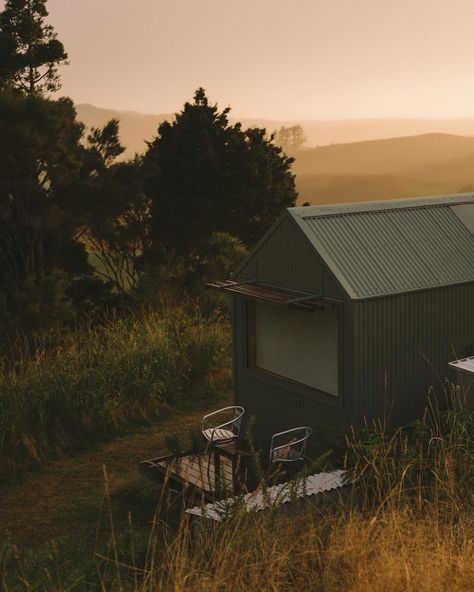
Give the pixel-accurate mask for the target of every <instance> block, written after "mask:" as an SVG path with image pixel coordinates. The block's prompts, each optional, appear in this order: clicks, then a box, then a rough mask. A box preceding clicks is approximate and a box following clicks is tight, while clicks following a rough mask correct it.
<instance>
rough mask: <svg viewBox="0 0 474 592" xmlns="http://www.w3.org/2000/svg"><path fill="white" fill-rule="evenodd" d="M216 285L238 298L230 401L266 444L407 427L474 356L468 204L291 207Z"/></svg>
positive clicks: (472, 238)
mask: <svg viewBox="0 0 474 592" xmlns="http://www.w3.org/2000/svg"><path fill="white" fill-rule="evenodd" d="M213 287H214V288H217V289H219V290H221V291H224V292H226V293H228V294H230V295H231V296H232V299H233V315H232V316H233V319H232V323H233V356H234V357H233V364H234V393H235V404H236V405H241V406H242V407H244V408H245V410H246V416H247V417H249V416H255V418H256V433H257V439H258V440H259V441H261V442H262V443H266V444H268V440H269V438H270V436H271V434H273V433H275V432H277V431H279V430H284V429H287V428H290V427H293V426H297V425H308V426H312V427H318V426H350V425H361V424H363V422H365V421H366V420H367V421H371V420H374V419H377V418H380V419H385V420H386V421H388V422H389V423H390V424H392V425H405V424H407V423H409V422H411V421H412V420H415V419H416V418H418V417H420V416H421V414H422V413H423V411H424V409H425V406H426V404H427V398H428V395H429V392H430V388H431V387H434V389H435V391H437V392H438V393H439V394H442V393H443V381H444V380H445V378H446V377H447V378H448V379H450V380H454V375H455V372H454V371H452V370H450V369H449V366H448V363H449V362H450V361H451V360H454V359H458V358H462V357H466V356H470V355H473V354H474V194H458V195H450V196H436V197H430V198H415V199H400V200H391V201H372V202H363V203H353V204H339V205H322V206H307V207H295V208H289V209H287V210H286V211H284V212H283V213H282V215H281V216H280V218H279V219H278V220H277V222H276V223H275V224H274V225H273V227H272V228H271V229H270V230H269V231H268V232H267V233H266V234H265V236H264V237H263V238H262V239H261V240H260V242H259V243H258V244H257V245H256V246H255V248H254V249H253V250H252V252H251V253H250V254H249V256H248V257H247V258H246V259H245V261H243V262H242V264H241V265H240V266H239V267H238V269H237V270H236V271H235V273H234V274H233V276H232V278H231V279H230V280H227V281H224V282H218V283H215V284H214V285H213ZM451 371H452V372H453V374H452V375H450V374H449V372H451Z"/></svg>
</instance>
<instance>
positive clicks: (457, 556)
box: [0, 389, 474, 592]
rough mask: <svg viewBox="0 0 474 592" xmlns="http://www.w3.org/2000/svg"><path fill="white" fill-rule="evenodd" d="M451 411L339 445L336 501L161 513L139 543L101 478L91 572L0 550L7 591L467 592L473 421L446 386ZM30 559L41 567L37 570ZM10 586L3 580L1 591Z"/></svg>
mask: <svg viewBox="0 0 474 592" xmlns="http://www.w3.org/2000/svg"><path fill="white" fill-rule="evenodd" d="M450 397H451V398H452V404H451V408H450V410H449V411H447V412H442V413H441V412H439V411H438V410H437V409H435V408H434V407H433V408H431V409H430V410H428V412H427V414H426V416H425V418H424V420H423V421H421V422H420V423H419V425H418V426H417V427H416V428H415V429H413V430H410V431H408V430H398V431H397V432H395V433H387V432H385V431H383V430H382V428H381V427H380V425H374V426H373V427H372V428H371V429H370V430H369V429H368V430H366V431H365V433H361V434H358V435H357V436H355V435H354V436H352V437H351V438H349V439H348V442H347V463H348V466H347V469H348V471H349V473H350V475H351V479H352V484H351V487H352V491H351V495H350V496H349V498H348V500H346V501H345V502H344V503H340V504H336V505H335V504H334V503H327V504H323V505H315V504H313V503H308V505H307V506H306V507H303V508H302V509H301V511H300V512H297V513H291V514H289V513H287V512H285V513H282V512H281V511H279V510H278V509H277V508H273V509H269V510H267V511H265V512H261V513H258V514H254V515H252V514H247V513H245V512H242V511H237V512H236V513H235V514H234V515H232V516H230V517H229V519H227V520H225V521H223V522H221V523H214V522H208V521H206V520H204V519H199V518H198V519H197V522H196V521H194V522H193V523H191V522H190V521H189V519H188V518H187V515H184V516H182V518H181V520H180V522H179V524H178V525H177V526H176V527H173V524H171V523H169V522H166V521H164V520H163V504H164V503H165V500H166V499H167V497H166V492H163V496H162V498H161V500H160V502H159V504H158V508H157V512H156V514H155V516H154V518H153V520H152V522H151V531H150V532H149V534H148V537H147V539H146V540H140V538H139V537H137V536H136V532H135V531H134V528H133V520H132V518H131V517H130V519H129V527H128V528H127V529H125V531H122V532H119V531H118V530H117V527H116V525H114V517H113V512H112V510H111V505H110V493H109V490H108V481H107V478H106V479H105V497H104V510H103V517H104V519H103V520H102V528H103V530H101V532H100V534H101V541H102V542H101V545H100V546H99V547H97V548H96V553H95V556H94V562H93V564H92V563H91V565H93V569H90V570H89V571H88V572H82V573H81V572H78V571H74V570H71V568H70V566H69V569H65V568H64V565H63V564H62V563H61V561H62V560H63V558H62V557H61V554H60V553H59V554H58V553H56V555H53V554H51V556H50V557H49V558H48V562H46V563H45V562H43V563H42V564H38V558H37V557H35V558H34V561H36V564H35V566H36V567H35V568H33V564H32V560H31V558H29V559H28V558H26V557H25V556H19V554H18V552H17V556H15V551H14V550H13V549H11V548H10V549H9V550H8V551H4V553H3V555H2V554H1V553H0V582H2V583H3V584H4V585H5V589H9V590H17V589H18V590H27V589H35V590H37V589H38V590H51V591H58V592H59V591H60V590H66V589H68V590H75V591H79V590H81V591H82V590H91V589H94V590H101V591H104V592H105V591H108V592H109V591H134V592H201V591H202V592H204V591H205V592H244V591H245V592H249V591H251V592H253V591H255V592H290V591H306V590H308V591H309V590H311V591H313V590H314V591H320V592H342V591H344V592H367V591H371V592H403V591H407V592H408V591H409V592H415V591H417V592H418V591H421V592H441V591H443V592H468V591H470V590H472V589H473V587H474V586H473V583H474V505H473V502H474V493H473V492H474V474H473V466H474V423H473V420H472V417H471V415H470V414H469V412H467V410H466V408H465V407H464V405H462V404H461V402H460V399H459V392H457V391H456V390H455V389H453V390H452V391H451V393H450ZM38 565H41V568H40V569H38ZM8 586H9V587H8Z"/></svg>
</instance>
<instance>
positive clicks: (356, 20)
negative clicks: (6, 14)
mask: <svg viewBox="0 0 474 592" xmlns="http://www.w3.org/2000/svg"><path fill="white" fill-rule="evenodd" d="M2 4H3V2H1V1H0V5H2ZM48 7H49V11H50V19H51V22H52V24H54V26H55V27H56V29H57V32H58V35H59V38H60V39H61V40H62V41H63V43H64V45H65V46H66V50H67V51H68V53H69V57H70V61H71V65H70V66H68V67H66V68H63V69H62V77H63V93H65V94H69V95H70V96H72V97H73V99H74V100H75V101H77V102H90V103H93V104H95V105H98V106H104V107H115V108H119V109H132V110H137V111H142V112H147V113H163V112H174V111H176V110H178V109H179V108H180V107H181V105H182V103H183V101H184V100H186V99H188V98H190V97H191V96H192V94H193V91H194V89H195V88H196V87H198V86H204V87H205V88H206V90H207V91H208V94H209V95H210V97H211V98H212V99H213V100H215V101H217V102H218V103H219V104H220V105H221V106H222V107H223V106H226V105H231V106H232V107H233V114H234V115H236V116H256V117H257V116H258V117H269V118H278V119H303V118H322V119H327V118H351V117H380V116H400V117H410V116H415V117H416V116H422V117H432V116H435V117H436V116H443V117H458V116H474V2H473V0H449V1H448V0H393V1H392V0H324V1H323V0H167V1H164V0H49V2H48Z"/></svg>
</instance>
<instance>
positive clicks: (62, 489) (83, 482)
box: [0, 410, 205, 547]
mask: <svg viewBox="0 0 474 592" xmlns="http://www.w3.org/2000/svg"><path fill="white" fill-rule="evenodd" d="M203 411H204V412H205V410H200V411H193V412H189V411H188V412H182V413H179V414H176V415H174V416H173V417H171V418H168V419H166V420H163V421H161V422H159V423H157V424H155V425H154V426H153V428H150V429H148V430H146V431H143V432H140V433H138V434H134V435H131V436H127V437H123V438H120V439H117V440H114V441H113V442H110V443H108V444H105V445H103V446H101V447H100V448H98V449H95V450H94V451H92V452H87V453H84V454H81V455H78V456H75V457H67V458H64V459H61V460H57V461H54V462H51V463H50V464H48V465H46V466H45V467H44V468H43V470H42V471H41V472H40V473H38V474H37V475H34V476H33V477H31V478H29V479H28V480H26V481H25V482H23V483H21V484H20V485H16V486H14V487H12V488H10V489H7V490H4V491H2V492H0V538H3V537H8V538H9V539H10V540H12V541H13V542H15V543H16V544H18V545H20V546H28V547H29V546H32V547H36V546H37V545H41V544H44V543H45V542H46V541H48V540H51V539H58V538H62V537H67V538H70V537H71V536H75V535H77V536H80V533H81V530H83V529H84V519H83V518H82V517H81V512H80V511H79V510H80V509H81V508H86V507H92V508H98V506H99V504H100V500H101V498H102V495H103V488H104V479H103V469H102V466H103V465H105V466H106V468H107V472H108V475H109V479H110V486H111V489H112V490H113V489H114V488H120V487H124V486H127V484H130V483H137V481H139V480H140V479H144V478H143V477H140V475H139V473H138V463H139V461H140V460H143V459H144V458H147V457H148V458H149V457H153V456H159V455H160V454H161V453H162V452H163V451H164V449H165V437H166V434H170V433H178V434H183V437H185V436H186V435H187V434H189V431H190V430H191V429H192V428H194V427H196V426H198V425H199V422H200V420H201V417H202V415H203Z"/></svg>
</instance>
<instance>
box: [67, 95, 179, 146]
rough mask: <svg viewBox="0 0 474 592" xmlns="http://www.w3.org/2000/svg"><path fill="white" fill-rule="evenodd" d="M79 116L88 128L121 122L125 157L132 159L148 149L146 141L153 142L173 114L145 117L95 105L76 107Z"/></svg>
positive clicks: (140, 114) (121, 136)
mask: <svg viewBox="0 0 474 592" xmlns="http://www.w3.org/2000/svg"><path fill="white" fill-rule="evenodd" d="M76 109H77V116H78V119H79V121H82V123H84V124H85V125H86V126H87V128H91V127H99V126H102V125H104V124H105V123H107V121H109V120H110V119H119V120H120V139H121V142H122V144H123V145H124V146H125V147H126V149H127V150H126V152H125V157H131V156H133V155H134V154H135V153H136V152H139V153H140V152H143V151H144V150H145V149H146V144H145V141H146V140H151V139H152V138H153V136H155V135H156V130H157V129H158V126H159V125H160V123H162V122H163V121H165V120H167V119H168V120H170V119H172V118H173V117H174V116H173V115H171V114H161V115H145V114H143V113H136V112H135V111H117V110H114V109H102V108H100V107H94V105H88V104H83V105H76Z"/></svg>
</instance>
